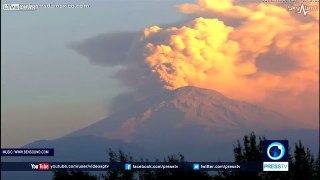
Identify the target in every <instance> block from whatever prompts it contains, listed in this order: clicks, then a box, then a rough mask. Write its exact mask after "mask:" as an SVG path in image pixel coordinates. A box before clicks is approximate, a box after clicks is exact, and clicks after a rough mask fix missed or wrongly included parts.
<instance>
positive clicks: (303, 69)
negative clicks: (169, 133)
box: [1, 0, 319, 147]
mask: <svg viewBox="0 0 320 180" xmlns="http://www.w3.org/2000/svg"><path fill="white" fill-rule="evenodd" d="M17 2H18V1H17ZM48 2H49V1H46V2H43V3H48ZM59 2H62V1H58V2H56V1H55V4H59ZM88 2H90V4H89V5H90V8H87V9H44V8H42V9H38V10H36V11H24V12H22V11H3V10H2V11H1V13H2V16H1V18H2V19H1V25H2V31H1V36H2V37H3V38H2V39H1V47H2V49H1V50H2V53H1V59H2V61H1V63H2V69H1V73H2V74H1V75H2V76H1V77H2V79H1V83H2V84H1V85H2V87H1V97H2V98H1V105H2V106H1V110H2V114H1V125H2V126H1V130H2V136H1V138H2V139H1V140H2V146H5V147H14V146H21V145H24V144H26V143H29V142H32V141H35V140H39V139H53V138H57V137H61V136H63V135H64V134H67V133H70V132H72V131H74V130H77V129H79V128H81V127H85V126H87V125H89V124H92V123H94V122H97V121H99V120H101V119H103V118H104V117H107V116H108V115H110V114H111V113H113V112H116V111H120V110H121V109H122V108H123V107H124V106H126V105H127V104H129V103H132V102H134V101H136V100H139V99H141V98H145V97H147V96H149V95H152V94H155V93H157V92H159V91H162V90H163V89H167V90H174V89H176V88H179V87H183V86H196V87H201V88H207V89H213V90H216V91H219V92H221V93H222V94H224V95H226V96H227V97H230V98H233V99H237V100H241V101H246V102H250V103H253V104H257V105H260V106H263V107H265V108H268V109H271V110H274V111H278V112H280V113H282V114H284V115H285V116H288V117H289V118H291V119H292V121H293V123H297V124H299V125H298V126H297V127H303V128H318V127H317V125H318V121H319V105H318V104H319V102H318V99H319V79H318V75H319V56H318V54H319V11H318V9H319V8H318V9H317V11H311V12H308V13H307V14H306V15H304V14H303V13H298V11H293V10H291V11H290V10H289V9H295V8H296V7H299V5H300V4H290V6H291V7H292V8H289V7H288V6H287V5H285V6H281V5H280V4H277V3H261V2H260V1H259V2H258V3H257V2H255V1H233V0H225V1H219V2H218V1H211V0H198V1H160V0H138V1H129V0H120V1H93V2H91V1H63V4H67V3H70V4H88ZM3 3H5V2H2V4H3ZM28 3H30V2H28ZM37 3H39V2H38V1H37ZM308 5H309V4H308Z"/></svg>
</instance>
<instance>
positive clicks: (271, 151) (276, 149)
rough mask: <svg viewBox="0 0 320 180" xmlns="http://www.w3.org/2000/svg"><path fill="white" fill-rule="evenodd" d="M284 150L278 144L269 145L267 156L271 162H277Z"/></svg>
mask: <svg viewBox="0 0 320 180" xmlns="http://www.w3.org/2000/svg"><path fill="white" fill-rule="evenodd" d="M285 152H286V149H285V148H284V146H283V145H282V144H281V143H279V142H274V143H271V144H270V145H269V146H268V148H267V155H268V157H269V158H270V159H271V160H275V161H276V160H279V159H281V158H282V157H283V155H284V153H285Z"/></svg>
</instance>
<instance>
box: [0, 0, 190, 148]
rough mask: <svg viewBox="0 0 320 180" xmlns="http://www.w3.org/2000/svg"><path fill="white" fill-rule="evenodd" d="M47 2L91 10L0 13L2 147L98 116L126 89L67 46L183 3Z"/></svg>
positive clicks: (132, 26) (173, 16) (162, 16)
mask: <svg viewBox="0 0 320 180" xmlns="http://www.w3.org/2000/svg"><path fill="white" fill-rule="evenodd" d="M7 2H10V3H13V2H12V1H4V2H2V4H3V3H7ZM17 2H24V1H14V3H17ZM36 2H37V3H48V2H49V1H42V2H41V1H36ZM51 2H54V3H55V4H59V2H60V3H61V2H62V3H63V4H68V3H71V4H89V5H90V6H91V7H90V8H87V9H39V10H36V11H25V12H22V11H3V10H2V11H1V37H2V38H1V47H2V49H1V51H2V53H1V59H2V60H1V65H2V66H1V68H2V69H1V78H2V79H1V97H2V98H1V110H2V114H1V125H2V126H1V130H2V135H1V140H2V144H1V145H2V147H15V146H21V145H24V144H26V143H29V142H32V141H35V140H39V139H52V138H57V137H60V136H62V135H64V134H66V133H69V132H71V131H73V130H77V129H79V128H81V127H84V126H86V125H89V124H91V123H93V122H96V121H98V120H101V119H102V118H104V117H106V116H107V115H108V114H107V113H106V108H107V105H108V102H110V100H111V99H112V98H113V97H115V96H116V95H117V94H119V93H121V92H125V91H128V89H126V88H125V87H123V86H121V84H119V83H118V82H117V81H115V80H114V79H112V74H113V73H114V72H115V68H108V67H101V66H95V65H92V64H90V62H89V61H88V60H87V59H86V58H85V57H83V56H80V55H79V54H77V53H76V52H74V51H73V50H71V49H70V48H68V46H67V44H68V43H71V42H79V41H82V40H85V39H87V38H90V37H94V36H97V35H100V34H105V33H112V32H121V31H139V30H142V29H143V28H145V27H148V26H152V25H157V24H166V23H173V22H176V21H178V20H181V19H182V16H181V14H179V12H178V11H177V10H176V7H175V6H176V5H177V4H180V3H181V2H182V1H156V0H155V1H152V0H148V1H147V0H144V1H142V0H139V1H134V2H133V1H129V0H127V1H124V0H123V1H82V2H79V1H51ZM189 2H190V1H189ZM191 2H192V1H191ZM28 3H33V2H30V1H28Z"/></svg>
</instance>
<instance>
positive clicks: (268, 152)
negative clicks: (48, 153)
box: [263, 140, 289, 171]
mask: <svg viewBox="0 0 320 180" xmlns="http://www.w3.org/2000/svg"><path fill="white" fill-rule="evenodd" d="M263 148H264V149H263V154H264V155H263V156H264V157H263V171H289V163H288V141H287V140H266V141H264V145H263Z"/></svg>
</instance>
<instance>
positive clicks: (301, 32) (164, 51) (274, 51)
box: [144, 0, 319, 120]
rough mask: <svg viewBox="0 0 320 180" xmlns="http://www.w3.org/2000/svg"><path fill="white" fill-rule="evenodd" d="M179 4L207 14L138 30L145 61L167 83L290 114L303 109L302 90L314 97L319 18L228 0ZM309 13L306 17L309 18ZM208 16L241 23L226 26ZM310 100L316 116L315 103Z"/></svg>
mask: <svg viewBox="0 0 320 180" xmlns="http://www.w3.org/2000/svg"><path fill="white" fill-rule="evenodd" d="M180 10H181V11H182V12H183V13H187V14H198V15H203V14H204V15H205V16H206V18H202V17H199V18H196V19H194V20H192V21H191V22H189V23H188V24H186V25H185V26H181V27H169V28H161V27H158V26H154V27H150V28H147V29H145V30H144V42H145V43H146V45H145V53H146V57H145V61H146V63H147V64H148V65H149V66H150V68H151V69H152V71H153V72H154V73H156V74H157V75H158V76H159V78H160V80H161V82H163V83H164V87H165V88H166V89H170V90H171V89H176V88H179V87H181V86H186V85H192V86H198V87H203V88H209V89H215V90H218V91H220V92H222V93H223V94H225V95H227V96H229V97H232V98H236V99H240V100H245V101H250V102H255V103H260V104H263V105H265V106H268V107H270V108H273V109H277V110H280V111H285V112H286V114H291V115H292V114H296V112H297V110H298V109H299V108H300V109H305V108H304V107H301V104H306V103H304V101H305V96H302V94H304V95H307V94H309V96H310V94H312V96H314V97H315V98H316V99H318V98H317V97H318V96H319V94H318V90H319V89H318V74H319V69H318V66H319V57H318V54H319V34H318V33H319V21H318V18H311V19H310V18H309V17H308V18H309V20H308V21H304V22H301V21H300V20H298V19H297V18H295V16H294V15H292V13H294V12H289V11H288V10H287V9H285V8H283V7H280V6H279V5H272V4H266V3H258V4H250V3H247V4H243V5H239V4H238V5H234V4H233V1H231V0H227V1H223V2H220V1H219V2H218V1H210V0H199V1H198V4H184V5H181V6H180ZM315 12H316V11H315ZM312 13H313V15H312V16H310V17H316V16H315V15H314V12H312ZM316 13H318V12H316ZM215 15H217V16H220V17H222V18H228V19H230V18H231V19H236V20H237V21H238V22H241V23H240V25H235V26H232V24H231V25H226V24H225V23H224V22H223V21H221V20H219V19H217V18H214V16H215ZM159 40H160V41H159ZM297 98H298V99H299V100H298V101H297ZM270 99H272V101H270ZM283 102H286V103H287V104H286V105H285V106H283V105H284V104H283ZM290 102H291V103H292V104H290ZM309 103H311V104H313V105H312V106H313V107H310V105H308V106H307V107H308V108H311V109H313V111H314V112H313V113H311V114H313V117H312V118H313V119H314V120H317V119H318V118H317V115H316V114H317V108H318V107H317V105H316V104H317V102H316V100H315V101H313V102H310V101H309ZM295 106H296V108H292V107H295ZM293 109H294V110H293ZM309 110H310V109H309ZM300 111H301V110H300ZM301 113H302V112H301ZM302 114H303V115H302V116H300V117H304V118H305V117H306V115H305V114H304V113H302ZM309 115H310V114H309ZM307 116H308V115H307ZM310 118H311V117H310Z"/></svg>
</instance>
